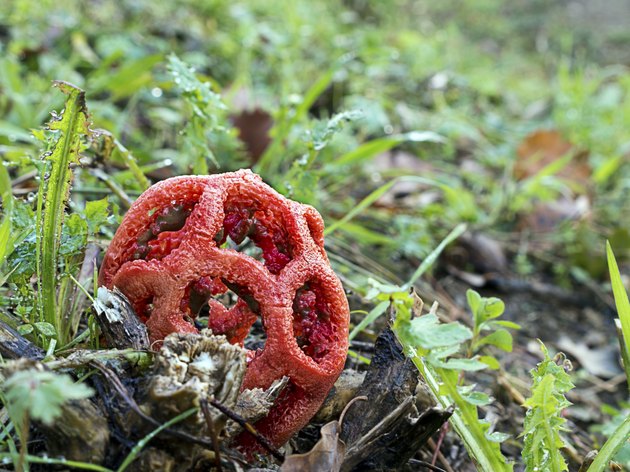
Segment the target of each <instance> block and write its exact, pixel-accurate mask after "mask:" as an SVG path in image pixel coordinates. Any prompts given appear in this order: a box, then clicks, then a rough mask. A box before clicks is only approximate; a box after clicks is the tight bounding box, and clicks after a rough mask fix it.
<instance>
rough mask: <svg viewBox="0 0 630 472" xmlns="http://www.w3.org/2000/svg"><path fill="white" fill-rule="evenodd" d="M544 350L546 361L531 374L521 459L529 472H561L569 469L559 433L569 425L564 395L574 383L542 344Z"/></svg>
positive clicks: (567, 403)
mask: <svg viewBox="0 0 630 472" xmlns="http://www.w3.org/2000/svg"><path fill="white" fill-rule="evenodd" d="M541 347H542V350H543V353H544V355H545V359H544V360H543V361H542V362H540V363H539V364H538V365H537V366H536V368H535V369H532V371H531V375H532V379H533V380H534V384H533V386H532V394H531V397H530V398H528V399H527V400H526V401H525V403H524V405H525V406H526V407H527V413H526V416H525V422H524V425H523V433H522V436H523V437H524V442H523V450H522V456H523V459H524V461H525V466H526V471H527V472H534V471H538V470H549V471H552V472H560V471H564V470H568V469H567V464H566V461H565V460H564V457H563V456H562V453H561V451H560V449H561V448H562V447H563V446H564V443H563V441H562V438H561V436H560V431H562V430H563V425H564V423H565V422H566V420H565V419H564V418H563V416H562V410H563V409H564V408H566V407H567V406H569V405H570V403H569V402H568V401H567V399H566V398H565V396H564V394H565V393H566V392H567V391H568V390H570V389H571V388H573V383H572V382H571V379H570V377H569V375H568V374H567V373H566V371H565V370H564V366H561V365H558V364H557V363H556V362H555V361H554V360H552V359H551V358H550V357H549V353H548V352H547V349H546V347H545V346H544V345H542V343H541Z"/></svg>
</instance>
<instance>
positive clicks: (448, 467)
mask: <svg viewBox="0 0 630 472" xmlns="http://www.w3.org/2000/svg"><path fill="white" fill-rule="evenodd" d="M428 444H429V446H430V447H431V448H433V449H434V450H437V458H438V460H439V461H440V463H441V464H442V466H443V467H444V470H445V471H446V472H455V471H454V470H453V468H452V467H451V465H450V464H449V463H448V461H447V460H446V457H444V454H442V453H441V452H440V451H439V450H438V449H437V447H436V444H435V441H433V439H429V441H428Z"/></svg>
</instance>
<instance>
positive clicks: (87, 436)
mask: <svg viewBox="0 0 630 472" xmlns="http://www.w3.org/2000/svg"><path fill="white" fill-rule="evenodd" d="M24 341H26V342H28V341H27V340H24ZM33 347H35V346H33ZM45 370H48V367H47V366H46V365H45V364H43V363H41V362H39V361H37V360H31V359H27V358H22V359H17V360H11V361H7V362H5V363H4V364H2V365H1V367H0V381H4V379H8V378H9V377H10V376H11V375H13V374H15V373H16V372H21V371H40V372H43V371H45ZM37 426H38V429H39V430H40V431H41V432H42V433H43V434H44V438H45V442H46V448H47V450H48V452H49V453H50V454H53V455H61V456H64V457H65V458H67V459H70V460H76V461H82V462H93V463H101V462H102V461H103V460H104V459H105V457H106V456H105V454H106V452H107V447H108V445H109V439H110V432H109V427H108V424H107V418H105V416H104V415H103V412H102V411H101V410H100V409H99V408H98V407H97V406H96V405H95V404H94V403H92V401H91V400H89V399H82V400H73V401H70V402H67V403H64V404H62V405H61V415H60V416H59V417H58V418H57V419H56V420H55V422H54V424H53V425H50V426H47V425H45V424H42V423H37Z"/></svg>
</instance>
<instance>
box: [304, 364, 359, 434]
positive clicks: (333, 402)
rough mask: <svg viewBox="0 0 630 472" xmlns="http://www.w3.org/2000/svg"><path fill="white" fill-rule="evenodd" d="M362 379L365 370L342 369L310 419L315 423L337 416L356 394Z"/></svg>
mask: <svg viewBox="0 0 630 472" xmlns="http://www.w3.org/2000/svg"><path fill="white" fill-rule="evenodd" d="M364 380H365V372H357V371H356V370H349V369H348V370H344V371H343V372H342V373H341V375H340V376H339V378H338V379H337V381H336V382H335V385H334V386H333V388H332V390H331V391H330V393H329V394H328V396H327V397H326V400H324V404H323V405H322V407H321V408H320V409H319V411H318V412H317V414H316V415H315V417H314V418H313V420H312V421H313V422H315V423H328V422H329V421H332V420H333V419H336V418H339V415H340V414H341V412H342V411H343V409H344V408H345V406H346V405H347V404H348V402H349V401H350V400H352V399H353V398H354V397H356V396H357V395H358V393H357V392H358V391H359V388H360V387H361V385H362V384H363V381H364Z"/></svg>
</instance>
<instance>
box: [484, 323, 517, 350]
mask: <svg viewBox="0 0 630 472" xmlns="http://www.w3.org/2000/svg"><path fill="white" fill-rule="evenodd" d="M484 345H491V346H495V347H498V348H499V349H501V350H502V351H505V352H512V335H511V334H510V332H509V331H507V330H505V329H498V330H496V331H495V332H493V333H492V334H489V335H488V336H485V337H483V338H481V339H480V340H479V341H477V342H476V343H475V349H476V348H477V347H479V346H484Z"/></svg>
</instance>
